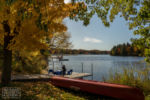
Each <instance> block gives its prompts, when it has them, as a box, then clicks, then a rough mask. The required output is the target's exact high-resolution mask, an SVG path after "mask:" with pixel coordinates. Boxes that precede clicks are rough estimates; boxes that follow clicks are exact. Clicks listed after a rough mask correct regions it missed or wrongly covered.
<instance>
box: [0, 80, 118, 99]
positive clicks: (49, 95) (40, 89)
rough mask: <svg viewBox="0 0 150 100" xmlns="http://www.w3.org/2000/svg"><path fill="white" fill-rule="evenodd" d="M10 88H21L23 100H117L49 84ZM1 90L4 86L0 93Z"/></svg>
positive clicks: (36, 83) (22, 85)
mask: <svg viewBox="0 0 150 100" xmlns="http://www.w3.org/2000/svg"><path fill="white" fill-rule="evenodd" d="M10 86H11V87H20V88H21V100H115V99H112V98H108V97H103V96H98V95H93V94H89V93H86V92H81V91H74V90H70V89H64V88H58V87H55V86H53V85H52V84H51V83H49V82H26V83H23V82H13V83H11V85H10ZM1 89H2V86H1V88H0V91H1ZM0 95H1V93H0ZM1 99H2V97H1V96H0V100H1Z"/></svg>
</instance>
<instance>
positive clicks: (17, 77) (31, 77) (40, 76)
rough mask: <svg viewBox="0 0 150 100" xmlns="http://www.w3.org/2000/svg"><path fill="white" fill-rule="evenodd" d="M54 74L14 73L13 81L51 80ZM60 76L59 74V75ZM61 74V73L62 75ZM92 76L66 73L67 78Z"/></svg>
mask: <svg viewBox="0 0 150 100" xmlns="http://www.w3.org/2000/svg"><path fill="white" fill-rule="evenodd" d="M52 76H54V75H52V74H32V75H12V77H11V80H12V81H50V79H51V77H52ZM57 76H58V75H57ZM60 76H61V75H60ZM87 76H91V74H90V73H78V72H73V73H72V74H71V75H65V76H64V77H66V78H83V77H87Z"/></svg>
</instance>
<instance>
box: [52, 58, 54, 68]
mask: <svg viewBox="0 0 150 100" xmlns="http://www.w3.org/2000/svg"><path fill="white" fill-rule="evenodd" d="M52 62H53V71H54V61H53V58H52Z"/></svg>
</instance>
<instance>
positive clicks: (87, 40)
mask: <svg viewBox="0 0 150 100" xmlns="http://www.w3.org/2000/svg"><path fill="white" fill-rule="evenodd" d="M83 41H84V42H91V43H102V42H103V41H102V40H99V39H96V38H90V37H84V39H83Z"/></svg>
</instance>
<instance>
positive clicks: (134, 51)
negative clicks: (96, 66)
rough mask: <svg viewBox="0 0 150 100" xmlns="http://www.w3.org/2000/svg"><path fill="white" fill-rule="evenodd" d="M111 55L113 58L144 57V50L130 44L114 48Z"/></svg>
mask: <svg viewBox="0 0 150 100" xmlns="http://www.w3.org/2000/svg"><path fill="white" fill-rule="evenodd" d="M110 55H112V56H144V50H142V49H139V48H138V47H137V46H135V45H133V44H129V43H123V44H118V45H116V46H114V47H113V48H112V49H111V51H110Z"/></svg>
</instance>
